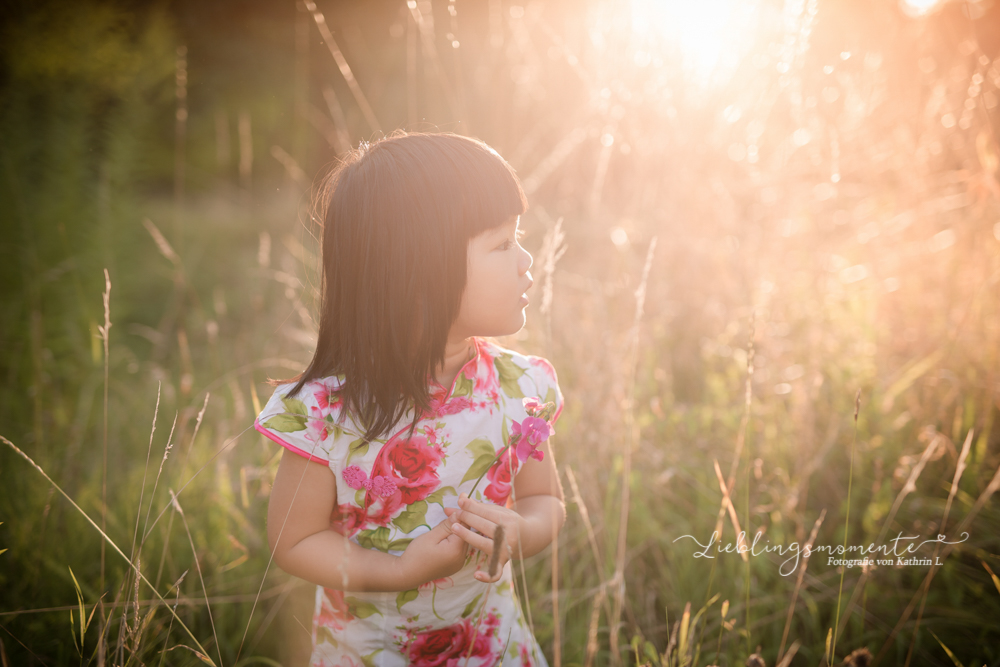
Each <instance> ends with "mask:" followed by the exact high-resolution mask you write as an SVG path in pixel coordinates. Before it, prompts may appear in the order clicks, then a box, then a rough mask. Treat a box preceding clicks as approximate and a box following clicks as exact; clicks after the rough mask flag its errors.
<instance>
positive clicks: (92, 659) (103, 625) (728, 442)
mask: <svg viewBox="0 0 1000 667" xmlns="http://www.w3.org/2000/svg"><path fill="white" fill-rule="evenodd" d="M998 28H1000V7H993V6H992V5H990V3H988V2H985V1H983V2H967V3H964V4H960V3H954V4H942V5H940V6H937V5H935V4H934V3H923V4H920V3H916V2H909V3H908V2H905V1H904V2H900V3H897V2H895V1H891V2H890V1H889V0H877V1H876V2H861V1H860V0H842V1H836V2H835V1H834V0H803V1H800V2H795V1H792V0H789V1H788V2H784V3H780V2H776V1H775V0H757V1H754V2H723V1H721V0H720V1H718V2H705V3H671V2H666V1H664V2H643V1H642V0H632V1H631V2H626V1H624V0H614V1H612V0H583V1H581V2H569V1H568V0H552V1H547V2H542V1H540V0H523V2H522V1H521V0H518V3H513V2H509V1H508V0H483V1H482V2H471V1H470V0H416V1H411V2H405V1H403V0H398V1H397V0H392V1H389V0H378V1H370V2H359V1H344V2H333V1H332V0H323V1H322V2H317V3H316V4H313V2H311V1H310V2H292V1H290V0H289V1H288V2H280V3H279V2H263V1H250V2H242V3H237V2H229V1H225V2H215V3H204V2H202V3H196V2H191V1H189V0H176V1H175V2H172V3H148V4H147V3H134V2H125V1H124V0H120V1H117V2H113V1H111V0H104V1H98V0H81V1H80V2H74V3H70V2H61V1H58V0H44V1H40V2H27V1H24V0H16V1H14V2H10V3H7V4H6V5H5V6H4V7H3V8H2V9H0V54H2V55H0V232H2V233H0V299H2V301H0V307H2V310H0V312H2V316H0V378H2V383H0V436H3V437H2V438H0V665H3V667H7V665H50V666H56V665H76V664H80V665H120V666H131V665H150V666H152V665H188V664H191V665H195V664H214V665H220V666H222V665H226V666H229V667H232V666H234V665H236V666H242V665H278V664H280V665H301V664H306V662H307V658H308V651H309V641H310V640H309V635H310V623H311V615H312V594H313V587H312V586H311V585H309V584H306V583H305V582H302V581H300V580H296V579H294V578H291V577H289V576H287V575H285V574H284V573H283V572H281V571H280V570H279V569H278V568H277V567H276V566H275V565H273V564H272V563H271V562H270V553H269V551H268V546H267V539H266V532H265V514H266V508H267V503H268V497H269V492H270V483H271V481H272V479H273V476H274V473H275V470H276V468H277V462H278V459H279V458H280V451H279V448H277V447H276V446H274V445H273V444H272V443H270V441H267V440H266V439H264V438H263V437H262V436H260V435H259V434H258V433H256V432H255V431H254V430H253V426H252V424H253V419H254V416H255V415H256V414H257V412H258V411H259V409H260V406H261V405H262V404H263V403H264V402H266V400H267V398H268V397H269V395H270V391H271V388H270V386H269V385H268V384H267V381H268V379H274V378H287V377H290V376H293V375H295V374H297V373H298V372H299V371H300V370H301V369H302V368H303V367H304V366H305V364H306V363H307V362H308V360H309V358H310V355H311V352H312V349H313V345H314V340H315V332H316V322H317V312H316V304H317V302H318V298H317V295H318V287H319V272H318V268H319V265H318V257H317V252H318V245H317V238H318V234H319V227H318V224H317V221H316V220H315V218H314V215H313V209H312V197H313V195H314V193H315V187H316V185H317V184H318V183H319V180H320V179H321V177H322V175H323V174H324V173H326V171H327V170H329V168H330V167H331V166H332V165H333V164H335V161H336V159H337V156H338V155H343V154H344V153H345V152H346V151H348V150H350V148H351V147H352V146H357V145H358V143H359V142H361V141H364V140H366V139H371V138H373V137H378V136H382V135H383V134H387V133H389V132H391V131H393V130H395V129H397V128H405V129H409V130H418V131H447V132H457V133H462V134H467V135H471V136H476V137H478V138H481V139H483V140H485V141H486V142H487V143H489V144H490V145H492V146H493V147H494V148H496V149H497V150H498V152H500V154H501V155H503V156H504V157H505V158H506V159H507V160H508V161H509V162H510V163H511V164H512V165H513V167H514V168H515V169H516V170H517V172H518V174H519V176H520V178H521V180H522V183H523V185H524V188H525V191H526V193H527V196H528V200H529V203H530V208H529V210H528V212H527V213H526V214H525V215H524V216H523V217H522V221H521V224H522V227H523V228H524V229H525V231H526V232H527V236H526V237H525V240H524V242H523V243H524V245H525V247H526V248H527V249H528V250H529V251H530V252H531V253H532V254H533V256H534V265H533V267H532V273H533V275H534V278H535V284H534V287H533V296H532V303H531V305H530V306H529V308H528V311H527V313H528V324H527V326H526V328H525V329H524V330H523V331H521V332H520V333H519V334H517V335H515V336H511V337H509V338H506V339H503V340H501V341H500V342H501V343H502V344H504V345H507V346H509V347H513V348H515V349H518V350H521V351H524V352H529V353H532V354H539V355H543V356H546V357H548V358H549V359H550V360H551V361H552V362H553V364H554V365H555V368H556V369H557V371H558V373H559V380H560V385H561V387H562V390H563V393H564V394H565V397H566V406H565V410H564V412H563V414H562V416H561V418H560V420H559V421H558V423H557V424H556V435H555V438H554V440H553V442H554V448H555V457H556V459H557V464H558V467H559V470H560V473H561V478H562V484H563V487H564V490H565V492H566V499H567V511H568V520H567V523H566V526H565V527H564V529H563V531H562V533H561V534H560V536H559V538H558V540H557V542H555V543H554V544H553V546H552V547H551V548H549V549H548V550H547V551H545V552H543V553H542V554H540V555H538V556H535V557H533V558H532V559H530V560H528V561H526V562H525V563H524V567H523V568H520V567H517V568H515V572H516V575H517V576H516V579H517V588H518V591H519V593H520V595H521V597H522V600H523V601H524V602H525V604H526V606H527V607H528V609H529V610H530V617H531V622H532V624H533V627H534V630H535V634H536V636H537V637H538V639H539V641H540V642H541V644H542V646H543V648H544V651H545V653H546V656H547V659H548V661H549V664H550V665H553V666H554V665H567V666H568V665H580V666H590V665H655V666H661V665H663V666H669V667H675V666H676V667H681V666H691V667H705V666H707V665H719V666H737V665H745V664H746V665H760V664H764V665H767V666H773V665H785V666H787V665H803V666H804V665H833V664H837V665H840V664H853V665H857V666H863V665H869V664H874V665H914V666H917V665H963V666H965V667H979V666H980V665H1000V620H998V619H1000V578H998V576H997V573H1000V537H998V536H1000V505H998V503H997V498H996V492H997V491H998V490H1000V181H998V178H1000V143H998V137H1000V111H998V104H1000V58H998V56H1000V38H998V35H1000V29H998ZM713 534H715V536H714V537H713ZM864 547H869V549H868V551H867V552H866V551H864V549H863V548H864ZM911 547H912V548H911ZM879 548H881V551H879ZM807 551H808V552H811V553H810V555H809V556H808V557H807V555H806V552H807ZM866 556H867V557H868V558H869V561H868V562H867V563H865V562H861V563H858V562H857V561H859V560H860V561H864V559H865V558H866Z"/></svg>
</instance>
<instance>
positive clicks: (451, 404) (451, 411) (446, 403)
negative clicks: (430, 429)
mask: <svg viewBox="0 0 1000 667" xmlns="http://www.w3.org/2000/svg"><path fill="white" fill-rule="evenodd" d="M447 394H448V390H447V389H445V388H444V387H441V386H440V385H439V386H438V387H435V388H434V391H433V392H432V393H431V396H430V410H427V411H426V412H424V414H423V416H422V418H423V419H437V418H439V417H444V416H445V415H455V414H458V413H459V412H461V411H462V410H468V409H471V408H473V407H474V406H473V404H472V401H470V400H469V399H468V397H466V396H453V397H451V398H448V399H447V400H446V398H445V397H446V396H447Z"/></svg>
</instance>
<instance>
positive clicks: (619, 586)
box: [609, 236, 656, 665]
mask: <svg viewBox="0 0 1000 667" xmlns="http://www.w3.org/2000/svg"><path fill="white" fill-rule="evenodd" d="M655 252H656V237H655V236H654V237H653V238H652V239H651V240H650V242H649V249H648V250H647V251H646V263H645V265H644V266H643V268H642V279H641V280H640V281H639V286H638V287H637V288H636V290H635V318H634V320H633V322H632V344H631V346H630V347H631V350H630V358H629V365H628V382H627V384H626V386H627V387H628V401H627V406H626V409H625V415H624V417H625V433H626V442H625V447H624V452H623V454H622V492H621V505H620V508H619V517H618V551H617V554H616V556H615V574H614V577H613V579H612V581H613V582H614V586H615V603H614V609H613V611H612V614H611V619H610V628H609V630H610V632H611V660H612V664H614V665H618V664H620V663H621V655H620V654H619V650H618V635H619V627H618V624H619V621H620V619H621V614H622V606H623V605H624V602H625V551H626V546H627V542H626V538H627V536H628V515H629V502H630V498H629V494H630V491H631V478H632V447H633V446H634V445H635V441H636V440H638V433H637V431H638V425H637V424H636V423H635V414H634V413H635V405H634V403H635V373H636V361H637V359H638V356H639V324H640V323H641V322H642V314H643V308H644V306H645V301H646V283H647V281H648V280H649V271H650V269H651V268H652V266H653V255H654V253H655Z"/></svg>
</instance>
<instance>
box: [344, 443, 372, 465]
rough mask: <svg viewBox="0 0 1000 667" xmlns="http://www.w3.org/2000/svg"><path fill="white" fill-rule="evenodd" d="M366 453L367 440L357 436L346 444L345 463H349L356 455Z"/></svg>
mask: <svg viewBox="0 0 1000 667" xmlns="http://www.w3.org/2000/svg"><path fill="white" fill-rule="evenodd" d="M367 453H368V441H367V440H365V439H364V438H358V439H357V440H355V441H354V442H352V443H351V444H350V445H348V446H347V465H351V459H353V458H354V457H356V456H362V457H363V456H364V455H365V454H367Z"/></svg>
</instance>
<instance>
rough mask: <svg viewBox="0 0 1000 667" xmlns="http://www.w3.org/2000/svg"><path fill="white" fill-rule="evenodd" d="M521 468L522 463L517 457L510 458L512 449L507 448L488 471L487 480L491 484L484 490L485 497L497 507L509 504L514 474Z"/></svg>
mask: <svg viewBox="0 0 1000 667" xmlns="http://www.w3.org/2000/svg"><path fill="white" fill-rule="evenodd" d="M519 467H520V463H519V462H518V460H517V458H516V457H515V458H514V459H513V460H512V459H511V456H510V448H507V449H505V450H504V451H503V453H502V454H501V455H500V456H499V457H498V458H497V460H496V462H495V463H494V464H493V465H492V466H490V469H489V470H487V471H486V479H488V480H489V484H488V485H487V487H486V488H485V489H483V495H484V496H486V497H487V498H489V499H490V500H492V501H493V502H494V503H496V504H497V505H504V504H506V503H507V496H509V495H510V484H511V480H513V478H514V474H515V473H516V472H517V470H518V468H519Z"/></svg>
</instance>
